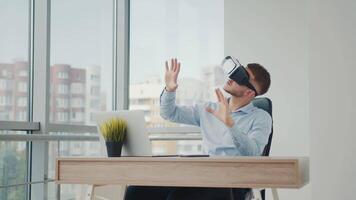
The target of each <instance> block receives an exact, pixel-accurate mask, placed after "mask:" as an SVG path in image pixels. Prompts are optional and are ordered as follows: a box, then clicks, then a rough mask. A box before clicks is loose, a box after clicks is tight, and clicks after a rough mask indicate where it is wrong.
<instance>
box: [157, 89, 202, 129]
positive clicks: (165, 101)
mask: <svg viewBox="0 0 356 200" xmlns="http://www.w3.org/2000/svg"><path fill="white" fill-rule="evenodd" d="M175 100H176V93H175V92H168V91H166V90H165V89H163V91H162V93H161V96H160V115H161V117H162V118H163V119H166V120H169V121H172V122H176V123H183V124H189V125H195V126H200V109H201V108H200V106H199V105H194V106H177V105H176V103H175Z"/></svg>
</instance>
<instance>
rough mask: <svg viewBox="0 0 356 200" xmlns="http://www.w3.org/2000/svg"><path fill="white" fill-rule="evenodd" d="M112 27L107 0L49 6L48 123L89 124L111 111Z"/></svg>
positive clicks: (55, 1) (60, 0) (68, 0)
mask: <svg viewBox="0 0 356 200" xmlns="http://www.w3.org/2000/svg"><path fill="white" fill-rule="evenodd" d="M112 24H113V1H112V0H91V1H87V0H52V1H51V59H50V62H51V70H50V71H51V91H52V93H51V99H50V101H51V112H50V116H51V122H52V123H69V124H83V125H88V124H93V123H94V122H93V120H92V118H91V117H90V116H91V113H92V112H95V111H101V110H111V109H112V95H111V94H112V71H113V70H112V68H113V67H112V66H113V64H112V55H113V54H112V51H113V39H112V38H113V26H112ZM68 102H69V104H68ZM91 102H96V104H95V105H94V104H92V103H91Z"/></svg>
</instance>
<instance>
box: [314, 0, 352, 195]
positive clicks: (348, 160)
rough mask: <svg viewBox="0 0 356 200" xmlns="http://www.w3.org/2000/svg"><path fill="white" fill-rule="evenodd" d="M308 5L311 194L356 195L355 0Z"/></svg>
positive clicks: (319, 1)
mask: <svg viewBox="0 0 356 200" xmlns="http://www.w3.org/2000/svg"><path fill="white" fill-rule="evenodd" d="M309 11H310V14H309V20H308V21H309V22H310V64H309V68H310V70H309V72H310V119H311V124H310V125H311V129H310V130H311V131H310V133H311V171H310V172H311V181H312V199H313V200H314V199H317V200H319V199H322V200H334V199H356V197H355V196H356V155H355V153H356V145H355V143H356V106H355V105H356V94H355V92H356V89H355V86H356V83H355V77H356V1H353V0H349V1H344V0H343V1H336V0H335V1H330V0H327V1H325V0H322V1H321V0H314V1H312V2H311V3H310V5H309Z"/></svg>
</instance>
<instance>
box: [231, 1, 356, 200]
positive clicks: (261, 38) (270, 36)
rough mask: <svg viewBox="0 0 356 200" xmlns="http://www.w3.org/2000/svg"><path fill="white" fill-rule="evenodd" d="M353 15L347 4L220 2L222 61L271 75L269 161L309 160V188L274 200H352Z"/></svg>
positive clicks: (355, 149) (355, 185)
mask: <svg viewBox="0 0 356 200" xmlns="http://www.w3.org/2000/svg"><path fill="white" fill-rule="evenodd" d="M355 11H356V1H353V0H348V1H347V0H343V1H336V0H334V1H331V0H327V1H325V0H311V1H297V0H294V1H288V2H287V1H282V0H271V1H268V2H267V1H257V0H250V1H242V0H238V1H237V0H225V54H226V55H228V54H231V55H235V56H237V57H239V58H240V60H241V61H242V62H244V63H247V62H252V61H256V62H261V64H263V65H265V66H266V67H267V68H268V69H269V71H270V72H271V76H272V88H271V90H270V92H269V94H268V96H269V97H271V99H272V100H273V103H274V122H275V123H274V127H275V135H274V142H273V146H272V155H288V156H289V155H291V156H294V155H305V156H310V164H311V165H310V166H311V170H310V175H311V183H310V184H309V185H308V186H307V187H305V188H303V189H301V190H279V191H280V196H281V199H313V200H319V199H320V200H329V199H330V200H334V199H355V189H356V159H355V157H356V156H355V155H354V154H355V153H356V145H355V142H356V131H355V124H356V106H355V105H356V94H355V92H356V89H355V86H356V84H355V81H354V79H355V77H356V53H355V52H356V37H355V36H356V12H355ZM309 145H310V148H309Z"/></svg>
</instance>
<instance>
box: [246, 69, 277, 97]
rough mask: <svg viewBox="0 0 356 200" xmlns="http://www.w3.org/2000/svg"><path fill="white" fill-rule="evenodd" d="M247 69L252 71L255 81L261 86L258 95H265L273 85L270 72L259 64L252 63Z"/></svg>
mask: <svg viewBox="0 0 356 200" xmlns="http://www.w3.org/2000/svg"><path fill="white" fill-rule="evenodd" d="M247 68H249V69H250V70H251V72H252V73H253V75H254V76H255V81H256V82H257V84H258V85H259V86H260V89H261V91H259V94H258V95H263V94H265V93H266V92H267V91H268V89H269V86H270V85H271V76H270V74H269V72H268V71H267V70H266V69H265V68H264V67H263V66H262V65H260V64H258V63H250V64H248V65H247ZM256 96H257V95H256Z"/></svg>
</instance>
